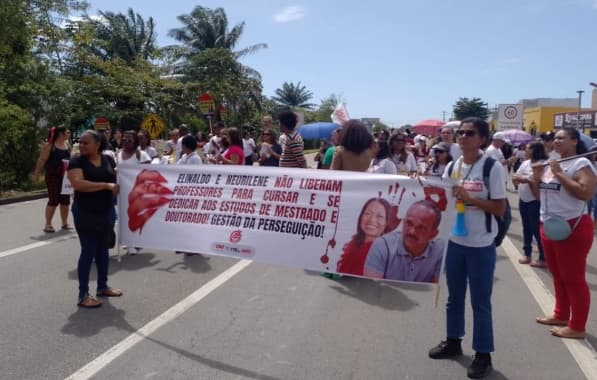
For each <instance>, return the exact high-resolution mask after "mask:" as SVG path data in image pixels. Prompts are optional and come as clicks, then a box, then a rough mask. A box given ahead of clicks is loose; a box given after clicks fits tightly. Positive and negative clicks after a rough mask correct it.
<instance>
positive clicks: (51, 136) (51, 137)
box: [48, 125, 66, 144]
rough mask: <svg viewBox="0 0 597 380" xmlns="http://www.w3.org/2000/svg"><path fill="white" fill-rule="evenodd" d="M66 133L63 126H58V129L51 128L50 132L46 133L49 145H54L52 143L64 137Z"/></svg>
mask: <svg viewBox="0 0 597 380" xmlns="http://www.w3.org/2000/svg"><path fill="white" fill-rule="evenodd" d="M65 133H66V127H65V126H62V125H61V126H59V127H52V128H50V130H49V131H48V142H49V143H50V144H54V141H56V139H57V138H58V137H60V136H62V135H64V134H65Z"/></svg>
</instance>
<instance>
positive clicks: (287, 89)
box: [272, 82, 315, 110]
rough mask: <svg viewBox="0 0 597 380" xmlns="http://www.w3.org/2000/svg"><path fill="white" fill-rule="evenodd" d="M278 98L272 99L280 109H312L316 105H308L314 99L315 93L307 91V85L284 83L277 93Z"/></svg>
mask: <svg viewBox="0 0 597 380" xmlns="http://www.w3.org/2000/svg"><path fill="white" fill-rule="evenodd" d="M275 93H276V96H274V97H272V99H273V100H274V101H275V102H276V103H277V104H278V106H279V107H280V108H304V109H308V110H310V109H312V108H313V107H315V104H313V103H308V102H309V100H311V98H313V93H312V92H311V91H309V90H307V87H306V86H305V85H302V84H301V82H298V83H297V84H294V83H288V82H284V84H283V85H282V88H278V89H276V91H275Z"/></svg>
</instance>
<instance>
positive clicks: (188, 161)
mask: <svg viewBox="0 0 597 380" xmlns="http://www.w3.org/2000/svg"><path fill="white" fill-rule="evenodd" d="M196 149H197V139H196V138H195V136H193V135H186V136H185V137H183V138H182V156H181V157H180V160H178V162H177V163H176V164H178V165H202V164H203V161H202V160H201V157H199V155H198V154H197V152H196Z"/></svg>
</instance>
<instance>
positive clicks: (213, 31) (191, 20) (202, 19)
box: [168, 5, 267, 59]
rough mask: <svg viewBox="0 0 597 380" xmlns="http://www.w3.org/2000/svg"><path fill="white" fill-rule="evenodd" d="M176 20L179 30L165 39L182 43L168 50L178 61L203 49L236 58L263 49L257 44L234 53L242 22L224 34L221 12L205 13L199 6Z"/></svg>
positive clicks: (225, 22)
mask: <svg viewBox="0 0 597 380" xmlns="http://www.w3.org/2000/svg"><path fill="white" fill-rule="evenodd" d="M177 19H178V20H179V21H180V22H181V23H182V24H183V27H182V28H177V29H171V30H170V32H169V33H168V35H169V36H170V37H173V38H174V39H175V40H177V41H179V42H182V44H183V46H171V47H169V48H170V49H171V50H174V52H175V53H176V55H177V56H178V58H187V59H188V58H190V57H191V56H193V55H195V54H197V53H200V52H202V51H204V50H206V49H214V48H224V49H228V50H230V51H233V52H234V54H235V56H236V58H240V57H242V56H244V55H247V54H250V53H254V52H256V51H258V50H259V49H262V48H266V47H267V45H266V44H263V43H260V44H255V45H252V46H249V47H247V48H244V49H241V50H237V51H234V50H233V49H234V48H235V47H236V44H237V42H238V40H239V39H240V36H241V35H242V33H243V30H244V28H245V23H244V21H243V22H241V23H240V24H237V25H235V26H233V27H232V29H230V30H228V17H226V12H225V11H224V9H223V8H216V9H213V10H212V9H209V8H206V7H202V6H200V5H198V6H196V7H195V9H193V11H192V12H191V13H190V14H188V15H186V14H184V15H180V16H178V17H177Z"/></svg>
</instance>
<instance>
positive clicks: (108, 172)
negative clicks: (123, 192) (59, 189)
mask: <svg viewBox="0 0 597 380" xmlns="http://www.w3.org/2000/svg"><path fill="white" fill-rule="evenodd" d="M101 156H102V164H101V165H100V166H99V167H97V166H94V165H93V164H92V163H91V162H89V160H88V159H87V157H83V156H78V157H73V158H71V160H70V162H69V163H68V170H72V169H82V170H83V178H84V179H86V180H87V181H91V182H110V183H116V172H115V171H114V168H115V167H116V163H115V162H114V159H112V157H110V156H106V155H104V154H102V155H101ZM112 198H113V194H112V190H100V191H94V192H82V191H75V202H77V204H78V205H79V207H80V208H81V209H83V210H86V211H91V212H98V213H102V212H105V211H106V210H108V209H109V207H111V206H112Z"/></svg>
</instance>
